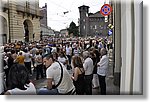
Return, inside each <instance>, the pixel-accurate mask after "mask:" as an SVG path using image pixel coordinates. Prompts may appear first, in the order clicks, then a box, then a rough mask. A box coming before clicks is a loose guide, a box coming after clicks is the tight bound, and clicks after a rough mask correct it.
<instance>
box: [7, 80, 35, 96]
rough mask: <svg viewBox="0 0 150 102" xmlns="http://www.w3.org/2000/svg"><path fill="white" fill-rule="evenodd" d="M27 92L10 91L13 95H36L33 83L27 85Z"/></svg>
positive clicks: (16, 89) (15, 89)
mask: <svg viewBox="0 0 150 102" xmlns="http://www.w3.org/2000/svg"><path fill="white" fill-rule="evenodd" d="M27 86H28V87H26V86H25V87H26V88H27V89H26V90H20V89H18V88H14V89H12V90H8V92H9V93H10V94H11V95H36V89H35V86H34V85H33V83H31V82H30V83H29V84H27Z"/></svg>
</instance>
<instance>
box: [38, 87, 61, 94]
mask: <svg viewBox="0 0 150 102" xmlns="http://www.w3.org/2000/svg"><path fill="white" fill-rule="evenodd" d="M37 94H38V95H59V92H58V89H51V90H49V89H47V88H40V89H39V91H38V92H37Z"/></svg>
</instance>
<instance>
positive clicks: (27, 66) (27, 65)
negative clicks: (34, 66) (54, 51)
mask: <svg viewBox="0 0 150 102" xmlns="http://www.w3.org/2000/svg"><path fill="white" fill-rule="evenodd" d="M24 64H25V66H26V68H27V69H28V71H29V73H30V74H32V71H31V62H24Z"/></svg>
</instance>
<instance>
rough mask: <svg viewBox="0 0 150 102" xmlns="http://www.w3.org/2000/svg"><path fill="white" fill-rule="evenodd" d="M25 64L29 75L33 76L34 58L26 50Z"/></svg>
mask: <svg viewBox="0 0 150 102" xmlns="http://www.w3.org/2000/svg"><path fill="white" fill-rule="evenodd" d="M24 52H25V53H24V64H25V66H26V68H27V69H28V71H29V73H30V74H32V71H31V58H32V55H31V54H30V52H29V51H28V50H27V49H25V50H24Z"/></svg>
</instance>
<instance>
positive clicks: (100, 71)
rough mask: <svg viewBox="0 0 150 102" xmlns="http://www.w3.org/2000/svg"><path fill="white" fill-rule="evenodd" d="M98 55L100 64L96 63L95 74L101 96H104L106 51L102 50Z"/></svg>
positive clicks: (106, 65)
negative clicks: (99, 55)
mask: <svg viewBox="0 0 150 102" xmlns="http://www.w3.org/2000/svg"><path fill="white" fill-rule="evenodd" d="M100 53H101V56H102V58H101V59H100V62H98V63H97V74H98V78H99V84H100V92H101V95H106V82H105V77H106V72H107V69H108V64H109V58H108V57H107V50H106V49H105V48H102V49H101V51H100Z"/></svg>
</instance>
